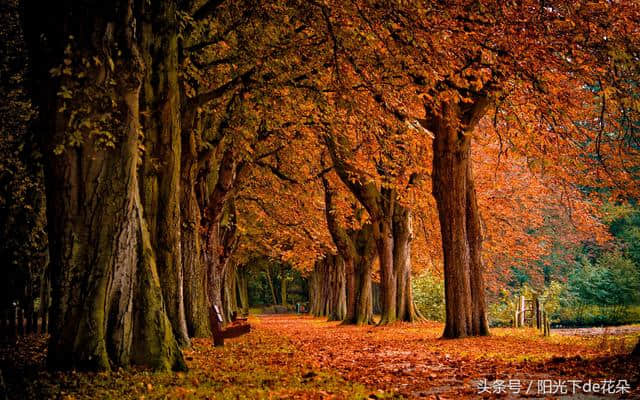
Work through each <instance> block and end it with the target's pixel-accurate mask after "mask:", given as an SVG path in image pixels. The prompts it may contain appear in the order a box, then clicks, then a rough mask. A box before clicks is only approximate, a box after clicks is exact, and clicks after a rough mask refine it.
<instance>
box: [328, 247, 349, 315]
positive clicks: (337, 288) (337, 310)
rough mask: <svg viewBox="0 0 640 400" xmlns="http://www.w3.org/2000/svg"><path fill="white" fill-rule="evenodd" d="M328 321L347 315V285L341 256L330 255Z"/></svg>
mask: <svg viewBox="0 0 640 400" xmlns="http://www.w3.org/2000/svg"><path fill="white" fill-rule="evenodd" d="M329 268H330V269H331V271H330V274H331V282H330V292H329V296H330V308H329V310H328V312H327V314H328V318H329V321H342V320H344V319H345V317H346V316H347V285H346V275H345V265H344V260H343V259H342V257H341V256H331V262H330V264H329Z"/></svg>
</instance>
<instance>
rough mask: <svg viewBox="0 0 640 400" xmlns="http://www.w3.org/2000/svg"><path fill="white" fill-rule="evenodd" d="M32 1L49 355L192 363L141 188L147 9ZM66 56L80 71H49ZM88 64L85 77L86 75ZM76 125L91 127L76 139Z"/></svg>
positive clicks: (53, 359)
mask: <svg viewBox="0 0 640 400" xmlns="http://www.w3.org/2000/svg"><path fill="white" fill-rule="evenodd" d="M25 9H26V10H27V15H26V16H25V22H26V27H27V31H28V32H29V34H28V37H29V42H30V46H31V49H32V59H33V60H34V66H35V67H34V71H33V72H34V79H33V82H34V85H36V87H37V88H38V90H35V91H34V94H35V99H34V100H35V103H36V104H38V106H39V109H40V119H39V130H40V132H42V142H43V149H44V151H45V154H46V155H45V158H46V160H45V179H46V189H47V212H48V233H49V246H50V253H51V257H50V268H51V286H52V304H51V310H50V332H51V338H50V342H49V351H48V363H49V365H50V366H52V367H62V368H80V369H93V370H108V369H110V368H111V367H112V366H113V367H116V366H127V365H129V364H138V365H147V366H151V367H153V368H155V369H159V370H168V369H185V364H184V361H183V359H182V354H181V352H180V349H179V346H178V343H177V341H176V339H175V337H174V335H173V330H172V328H171V324H170V322H169V320H168V318H167V315H166V313H165V305H164V300H163V298H162V290H161V287H160V281H159V277H158V270H157V268H156V260H155V254H154V251H153V246H152V244H151V239H150V236H149V231H148V228H147V224H146V221H145V219H144V212H143V208H142V204H141V200H140V191H139V190H140V186H139V182H138V174H137V165H138V162H139V147H140V140H139V134H140V122H139V101H140V99H139V93H140V87H141V84H142V80H143V77H144V62H143V59H142V56H141V54H140V51H141V48H140V46H139V44H138V43H137V37H136V34H135V31H134V29H132V27H134V26H136V25H137V24H139V23H140V21H138V20H139V19H140V18H141V15H140V12H141V10H140V9H137V8H136V7H135V6H134V4H133V1H130V0H129V1H126V0H118V1H115V2H110V3H95V4H94V3H91V4H87V3H86V2H78V1H70V2H65V3H64V4H59V3H51V2H42V1H35V0H33V1H31V2H29V4H27V5H26V7H25ZM67 44H68V46H67ZM118 51H120V52H122V53H123V54H122V56H121V57H120V56H118V53H117V52H118ZM63 59H66V60H69V61H70V62H69V63H68V65H69V66H70V68H75V72H76V74H74V75H71V76H68V75H65V74H64V72H63V73H61V75H60V76H59V77H57V78H53V79H52V77H51V76H50V72H49V71H50V70H51V68H60V66H61V65H67V62H66V61H63ZM83 59H86V60H92V61H93V63H89V64H84V63H83V62H82V60H83ZM96 60H97V61H96ZM80 71H82V72H84V73H85V74H86V77H84V78H83V77H81V76H78V74H77V73H79V72H80ZM65 91H67V92H66V93H68V94H67V95H64V96H59V95H58V93H60V92H65ZM87 109H89V110H90V111H89V112H87V111H86V110H87ZM105 113H107V114H108V115H109V117H108V120H107V122H104V121H96V119H95V118H96V117H95V115H105ZM72 114H73V115H74V116H75V118H76V119H81V120H82V121H85V122H86V123H88V124H90V125H93V126H97V127H98V128H102V129H108V130H109V132H110V136H109V135H105V134H95V135H92V134H88V132H86V133H85V134H83V131H82V129H83V127H82V125H74V121H73V120H72V118H71V115H72ZM78 131H80V133H81V134H83V136H82V139H81V140H80V141H79V142H72V141H70V138H71V137H73V135H77V132H78ZM54 151H55V153H54Z"/></svg>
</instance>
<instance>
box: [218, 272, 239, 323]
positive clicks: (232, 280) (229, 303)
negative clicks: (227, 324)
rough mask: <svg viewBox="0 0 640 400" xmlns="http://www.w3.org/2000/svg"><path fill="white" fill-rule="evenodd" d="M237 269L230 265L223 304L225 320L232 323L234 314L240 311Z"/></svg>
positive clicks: (224, 285) (226, 274)
mask: <svg viewBox="0 0 640 400" xmlns="http://www.w3.org/2000/svg"><path fill="white" fill-rule="evenodd" d="M237 284H238V283H237V268H236V266H235V265H228V266H227V268H226V269H225V273H224V281H223V288H224V289H223V296H222V303H223V305H224V315H225V318H226V319H227V320H228V321H230V320H231V315H232V314H233V312H237V311H238V292H237V290H238V289H237Z"/></svg>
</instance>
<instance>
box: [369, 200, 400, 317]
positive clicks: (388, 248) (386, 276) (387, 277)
mask: <svg viewBox="0 0 640 400" xmlns="http://www.w3.org/2000/svg"><path fill="white" fill-rule="evenodd" d="M394 200H395V199H394ZM376 227H377V230H376ZM374 232H375V233H374V237H375V240H376V248H377V249H378V259H379V260H380V307H381V310H380V324H381V325H383V324H388V323H392V322H394V321H396V318H397V314H396V292H397V290H396V289H397V287H396V275H395V273H394V260H393V256H394V251H393V244H394V239H393V226H392V216H391V215H389V216H386V215H385V216H383V217H382V218H380V219H379V220H378V221H375V222H374Z"/></svg>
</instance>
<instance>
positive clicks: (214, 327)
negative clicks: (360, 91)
mask: <svg viewBox="0 0 640 400" xmlns="http://www.w3.org/2000/svg"><path fill="white" fill-rule="evenodd" d="M237 315H238V314H237V313H235V312H234V313H233V314H232V316H231V324H229V325H228V326H226V327H224V328H223V327H222V322H223V319H222V314H221V313H220V310H219V309H218V306H216V305H214V306H213V307H211V308H209V324H210V325H211V332H212V334H213V345H214V346H216V347H218V346H224V339H225V338H226V339H231V338H235V337H238V336H242V335H244V334H245V333H249V332H251V325H249V323H247V318H238V317H237Z"/></svg>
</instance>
